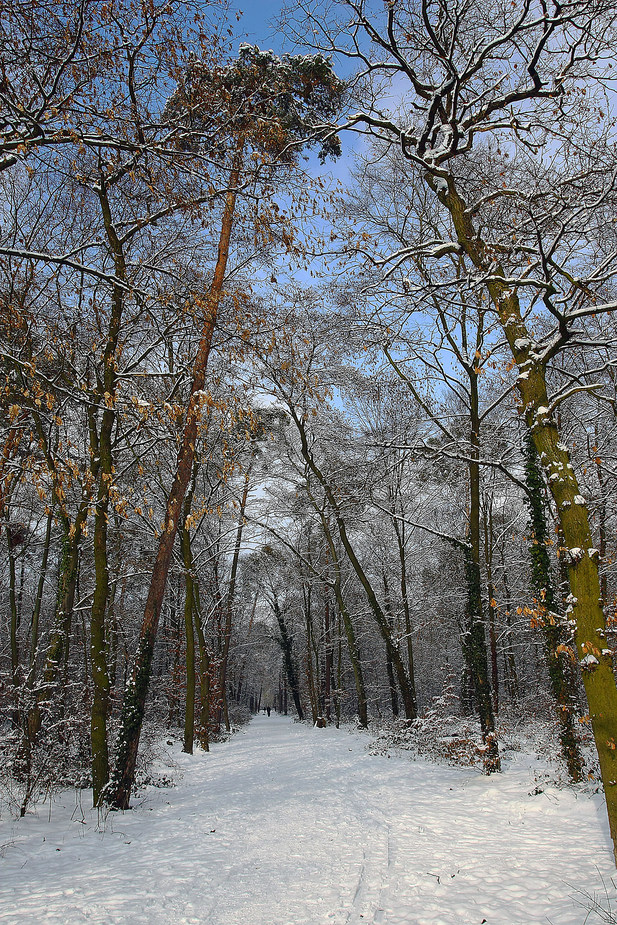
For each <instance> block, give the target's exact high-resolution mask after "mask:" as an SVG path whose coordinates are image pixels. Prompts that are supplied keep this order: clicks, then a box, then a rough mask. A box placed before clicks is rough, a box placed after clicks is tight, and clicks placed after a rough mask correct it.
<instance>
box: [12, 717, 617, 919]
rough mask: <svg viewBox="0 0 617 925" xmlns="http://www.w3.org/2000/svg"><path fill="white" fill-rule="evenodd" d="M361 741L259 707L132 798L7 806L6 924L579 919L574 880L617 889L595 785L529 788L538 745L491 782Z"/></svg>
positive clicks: (584, 886) (579, 885) (69, 798)
mask: <svg viewBox="0 0 617 925" xmlns="http://www.w3.org/2000/svg"><path fill="white" fill-rule="evenodd" d="M367 743H368V737H367V736H366V735H360V734H356V733H352V734H350V733H349V732H347V731H344V730H341V731H338V730H336V729H310V728H309V727H307V726H304V725H300V724H295V723H292V722H291V721H290V720H288V719H287V718H284V717H279V716H276V715H272V716H271V717H270V718H266V717H265V716H259V717H256V718H255V719H254V720H253V722H252V723H251V724H250V726H248V727H247V728H246V729H244V730H243V731H242V732H240V733H238V734H237V735H236V736H234V737H233V738H232V740H231V741H230V742H228V743H225V744H223V745H219V746H215V748H214V750H213V751H212V752H210V753H209V754H204V753H198V754H196V755H194V756H188V755H181V754H177V755H176V756H175V762H176V764H177V765H178V766H179V767H180V769H181V770H182V771H183V772H184V773H183V776H182V778H181V780H180V781H179V783H178V786H177V787H175V788H173V789H171V790H160V789H154V788H150V789H149V790H148V792H147V794H146V797H145V798H142V799H141V800H138V801H136V808H135V809H134V810H132V811H130V812H127V813H122V814H117V813H113V814H109V815H108V816H107V818H106V819H105V820H104V821H102V822H100V823H99V824H98V825H97V816H96V813H95V812H90V811H85V817H83V818H82V814H81V812H80V811H79V809H77V811H75V810H76V806H75V797H74V796H73V795H71V794H64V795H63V796H62V798H61V799H60V800H58V801H56V803H55V804H54V805H53V807H52V810H51V821H49V818H48V817H49V806H45V807H39V808H38V810H37V815H33V816H30V817H27V818H26V819H24V820H20V821H19V822H13V823H11V822H8V821H6V820H5V821H4V822H3V823H2V826H1V827H0V844H8V847H7V848H6V849H5V851H4V857H3V858H2V859H0V921H1V922H10V923H11V925H39V923H41V925H81V923H91V925H481V923H482V922H483V921H485V922H486V923H487V925H548V923H549V922H550V923H552V925H582V923H583V921H584V920H585V911H584V909H582V908H581V906H580V905H578V904H577V901H576V900H577V897H576V889H580V890H584V891H587V892H589V893H590V894H593V893H594V892H600V891H602V889H603V885H602V881H603V880H604V882H605V883H606V884H607V886H608V887H609V888H610V889H611V890H612V892H613V893H614V890H613V889H612V884H611V881H610V878H611V875H612V874H613V873H614V868H612V867H611V851H610V843H609V839H608V833H607V827H606V824H605V819H604V808H603V801H602V799H601V797H599V796H596V797H590V796H587V795H582V794H577V793H576V792H575V791H573V790H557V789H554V788H553V789H547V790H546V791H545V792H544V793H541V794H539V795H536V796H530V795H529V792H530V791H531V790H533V789H534V764H533V760H532V759H531V758H530V759H529V760H528V761H527V763H526V764H525V762H521V761H519V762H518V764H517V765H515V766H514V767H513V768H510V769H509V770H507V771H506V773H505V774H503V775H501V776H494V777H491V778H485V777H482V776H481V775H479V774H478V773H477V772H475V771H472V770H460V769H454V768H444V767H437V766H434V765H430V764H424V763H414V762H412V761H410V760H409V759H408V758H406V757H394V758H390V759H389V758H386V757H382V756H374V755H371V754H370V753H369V752H368V751H367V748H366V745H367ZM84 799H85V798H84ZM71 816H73V818H71ZM590 921H593V920H590Z"/></svg>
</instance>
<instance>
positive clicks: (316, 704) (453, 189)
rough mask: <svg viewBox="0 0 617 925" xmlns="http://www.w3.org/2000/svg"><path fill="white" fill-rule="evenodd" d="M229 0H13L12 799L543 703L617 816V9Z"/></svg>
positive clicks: (0, 668)
mask: <svg viewBox="0 0 617 925" xmlns="http://www.w3.org/2000/svg"><path fill="white" fill-rule="evenodd" d="M232 19H235V17H233V16H232V14H231V13H230V11H229V10H228V9H227V6H226V4H225V3H222V2H218V0H195V2H192V0H108V2H106V3H101V2H98V0H72V2H71V3H69V4H67V3H63V2H58V0H13V2H11V3H7V2H1V3H0V99H1V123H2V125H1V131H0V186H1V196H2V202H3V206H2V211H1V213H0V215H1V222H0V343H1V351H0V375H1V379H0V383H1V387H2V391H1V399H0V543H1V544H2V546H3V554H2V558H1V562H0V600H1V607H2V618H1V621H0V723H1V725H2V743H1V746H0V748H1V754H2V768H1V770H0V798H1V800H2V802H3V803H4V804H6V805H7V806H8V808H9V810H10V811H11V812H14V813H16V814H17V815H20V814H21V815H22V816H23V815H24V814H26V813H27V812H28V810H29V808H30V807H31V806H33V805H34V804H36V802H37V800H40V799H42V798H44V797H45V796H46V795H47V794H49V793H50V792H52V791H54V790H58V789H60V788H64V787H77V788H92V799H93V802H94V805H95V806H104V805H105V806H108V807H112V808H115V809H126V808H128V807H129V805H130V799H131V793H132V790H133V788H134V785H135V781H136V778H137V777H138V776H139V775H140V774H143V773H145V772H144V767H145V766H144V758H143V755H142V747H141V745H142V744H143V740H144V737H147V736H149V735H154V734H156V733H157V732H160V731H161V730H163V731H165V730H169V731H171V732H175V733H178V734H179V735H180V736H181V737H182V741H183V749H184V751H185V752H187V753H189V754H192V753H193V751H194V750H198V749H201V750H205V751H208V749H209V747H210V744H211V743H213V742H216V741H220V739H221V738H222V737H225V736H226V735H227V734H228V733H229V732H230V731H231V730H232V729H233V728H235V727H236V726H237V725H238V724H242V723H245V722H246V721H247V720H248V719H249V718H250V716H251V714H255V713H258V712H259V711H260V710H263V709H264V708H270V709H272V708H274V709H275V710H276V711H278V712H281V713H289V714H290V715H291V714H293V715H296V716H297V718H298V719H299V720H304V721H306V722H308V723H310V724H312V725H315V724H317V725H318V726H337V727H338V726H339V725H343V724H346V723H356V724H357V725H358V726H359V727H361V728H365V727H367V726H369V725H374V726H375V727H386V726H387V727H388V728H391V729H395V730H396V735H397V736H399V737H401V738H405V737H411V738H414V737H415V739H416V740H421V744H422V747H423V748H424V750H425V752H427V753H430V754H434V755H437V756H438V757H439V759H440V760H444V761H446V760H449V761H454V762H456V761H458V762H461V763H464V764H465V763H468V764H475V765H477V766H478V767H481V768H482V770H483V772H484V773H485V774H487V775H490V774H496V773H499V771H500V764H501V750H500V738H501V735H502V730H504V729H505V728H514V727H517V728H522V727H525V726H528V725H531V724H536V727H537V728H541V730H542V735H543V736H545V737H546V741H547V743H549V744H550V747H551V748H552V749H553V750H554V752H555V754H556V755H559V761H560V762H561V766H562V768H563V773H564V775H565V776H567V777H568V778H569V779H570V780H571V781H573V782H580V781H583V780H588V779H594V780H596V781H597V782H598V784H600V783H601V785H602V786H603V790H604V796H605V801H606V808H607V812H608V821H609V827H610V833H611V837H612V839H613V843H615V842H617V686H616V682H615V674H614V666H613V649H614V647H615V645H617V572H616V565H615V556H616V554H617V541H616V538H615V529H616V526H617V495H616V490H617V456H616V453H617V419H616V412H617V320H616V316H615V314H614V312H615V310H616V309H617V295H616V293H617V184H616V179H617V153H616V151H617V149H616V146H615V141H616V135H617V129H616V118H617V108H616V105H615V78H614V76H613V73H612V72H613V66H614V64H613V62H614V48H615V47H616V44H617V9H616V8H615V6H614V4H613V3H612V2H608V0H514V2H511V0H490V2H489V0H290V2H289V3H288V5H287V8H286V9H284V11H283V13H282V14H281V22H280V29H281V33H282V35H283V37H284V42H285V45H286V47H287V48H288V49H289V50H288V51H287V52H284V53H282V54H280V55H279V54H275V53H274V52H272V51H269V50H264V49H261V48H259V47H258V46H256V45H252V44H250V43H243V44H240V45H238V43H237V42H236V40H235V38H234V35H233V31H232V28H231V26H230V23H231V21H232ZM142 733H143V736H142ZM547 747H548V746H547Z"/></svg>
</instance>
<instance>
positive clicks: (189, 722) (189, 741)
mask: <svg viewBox="0 0 617 925" xmlns="http://www.w3.org/2000/svg"><path fill="white" fill-rule="evenodd" d="M193 484H194V482H193ZM192 503H193V493H192V491H189V492H188V494H187V496H186V499H185V502H184V511H183V515H182V562H183V565H184V577H185V588H186V592H185V598H184V635H185V639H186V701H185V705H184V741H183V745H182V751H183V752H186V753H187V754H188V755H192V754H193V739H194V736H195V634H194V630H193V611H194V610H195V601H194V594H193V575H192V565H193V563H192V556H191V534H190V531H189V528H188V527H187V525H186V524H187V520H188V518H189V516H190V513H191V506H192Z"/></svg>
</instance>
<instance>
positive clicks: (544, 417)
mask: <svg viewBox="0 0 617 925" xmlns="http://www.w3.org/2000/svg"><path fill="white" fill-rule="evenodd" d="M428 182H429V184H430V185H431V186H432V188H433V190H434V191H435V193H436V195H437V197H438V198H439V200H440V202H441V203H442V204H443V205H444V206H445V207H446V208H447V209H448V211H449V212H450V215H451V217H452V221H453V224H454V228H455V231H456V234H457V238H458V242H459V246H460V247H461V249H462V250H463V251H464V252H465V253H466V254H467V256H468V257H469V258H470V259H471V261H472V263H473V264H474V266H475V267H476V268H477V269H479V270H480V271H481V272H482V273H484V274H486V275H487V277H488V282H487V283H486V286H487V289H488V293H489V296H490V298H491V301H492V303H493V305H494V307H495V310H496V312H497V315H498V317H499V320H500V322H501V326H502V328H503V331H504V334H505V336H506V339H507V342H508V344H509V346H510V350H511V352H512V357H513V359H514V362H515V363H516V365H517V367H518V370H519V376H518V379H517V388H518V391H519V394H520V396H521V401H522V406H523V412H524V414H525V420H526V422H527V426H528V428H529V430H530V433H531V435H532V438H533V442H534V445H535V447H536V450H537V452H538V456H539V459H540V463H541V466H542V469H543V471H544V474H545V477H546V480H547V482H548V485H549V487H550V491H551V495H552V497H553V500H554V502H555V506H556V509H557V516H558V518H559V524H560V527H561V530H562V532H563V538H564V548H563V549H562V550H561V553H560V554H561V555H562V556H563V557H564V560H565V561H566V563H567V570H568V579H569V584H570V591H571V596H570V603H569V605H568V611H567V612H568V617H569V619H570V621H571V627H572V629H573V631H574V633H575V637H576V649H577V653H578V658H579V663H580V665H581V669H582V672H583V683H584V685H585V691H586V693H587V701H588V704H589V711H590V721H591V726H592V729H593V735H594V740H595V745H596V749H597V752H598V760H599V764H600V771H601V775H602V782H603V784H604V793H605V799H606V807H607V812H608V821H609V827H610V832H611V837H612V839H613V845H614V847H615V852H616V854H615V859H616V862H617V686H616V684H615V677H614V675H613V668H612V651H611V650H610V648H609V647H608V646H607V643H606V637H605V626H606V624H605V619H604V611H603V604H602V599H601V594H600V576H599V569H598V560H599V552H598V551H597V550H596V548H595V546H594V543H593V537H592V535H591V527H590V522H589V515H588V513H587V506H586V501H585V498H584V497H583V496H582V495H581V491H580V488H579V484H578V480H577V478H576V475H575V473H574V469H573V466H572V462H571V459H570V453H569V451H568V448H567V446H565V444H564V443H563V442H562V441H561V440H560V435H559V431H558V428H557V425H556V423H555V418H554V416H553V414H552V412H551V407H550V401H549V398H548V389H547V382H546V364H547V362H548V361H549V359H550V353H548V354H547V352H542V350H541V349H539V347H538V345H537V344H535V343H534V342H533V339H532V337H531V334H530V331H529V329H528V327H527V324H526V322H525V320H524V318H523V314H522V311H521V306H520V303H519V299H518V293H517V290H516V287H514V286H512V285H511V283H510V282H509V281H507V279H506V276H507V275H506V274H505V273H504V272H503V269H502V268H501V267H500V266H498V265H497V266H496V265H495V262H494V255H493V254H492V253H489V252H488V251H487V248H486V246H485V243H484V241H483V240H482V238H481V236H480V235H479V234H478V232H477V230H476V228H475V227H474V225H473V222H472V219H471V213H470V212H469V210H468V209H467V207H466V203H465V202H464V201H463V199H462V198H461V196H460V195H459V193H458V190H457V187H456V183H455V180H454V178H453V177H452V176H451V175H449V176H448V179H447V183H446V186H447V188H445V187H444V186H441V185H440V186H439V188H438V186H437V185H436V182H435V180H434V179H433V178H428ZM549 297H550V294H549Z"/></svg>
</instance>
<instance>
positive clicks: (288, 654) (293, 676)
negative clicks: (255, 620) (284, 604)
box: [272, 597, 304, 721]
mask: <svg viewBox="0 0 617 925" xmlns="http://www.w3.org/2000/svg"><path fill="white" fill-rule="evenodd" d="M272 609H273V611H274V616H275V617H276V622H277V623H278V627H279V631H280V634H281V639H280V644H281V649H282V650H283V669H284V671H285V678H286V679H287V683H288V684H289V689H290V690H291V696H292V697H293V701H294V706H295V708H296V713H297V714H298V719H299V720H300V721H302V720H303V719H304V710H303V709H302V701H301V699H300V687H299V685H298V676H297V673H296V666H295V662H294V657H293V639H292V637H291V636H290V635H289V631H288V629H287V624H286V622H285V616H284V614H283V612H282V611H281V608H280V607H279V603H278V601H277V599H276V597H275V598H273V600H272ZM285 713H287V707H285Z"/></svg>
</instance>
